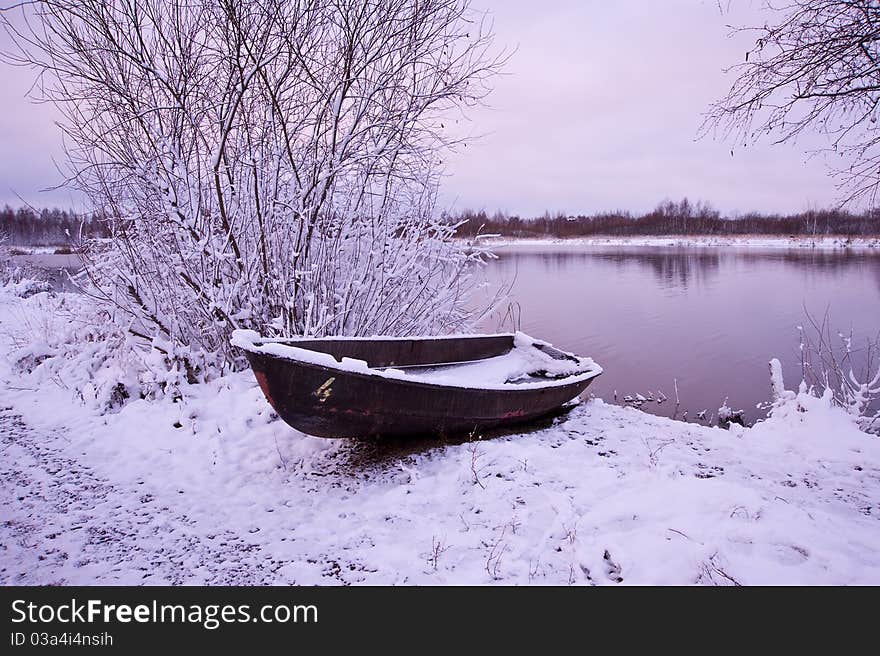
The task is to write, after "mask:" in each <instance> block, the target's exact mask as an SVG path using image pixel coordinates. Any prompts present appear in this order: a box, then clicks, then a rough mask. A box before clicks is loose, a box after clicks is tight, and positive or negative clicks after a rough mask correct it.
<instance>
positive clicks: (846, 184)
mask: <svg viewBox="0 0 880 656" xmlns="http://www.w3.org/2000/svg"><path fill="white" fill-rule="evenodd" d="M766 8H767V10H768V12H770V13H771V14H772V15H773V18H774V20H773V24H772V25H771V24H765V25H763V26H761V27H751V28H740V29H737V30H736V31H735V33H740V32H747V33H753V34H754V35H755V45H754V47H753V48H751V49H750V50H749V51H748V52H746V54H745V61H744V62H742V63H740V64H738V65H736V66H734V67H732V69H730V70H732V71H734V72H736V74H737V77H736V80H735V81H734V82H733V85H732V86H731V88H730V91H729V92H728V94H727V95H726V96H725V97H724V98H722V99H721V100H719V101H718V102H717V103H715V104H714V105H713V106H712V107H711V109H710V111H709V113H708V116H707V119H706V122H705V123H704V125H703V131H704V133H705V132H706V131H710V130H714V131H717V130H720V131H721V132H722V133H723V134H724V136H725V137H728V138H731V139H733V140H736V142H737V143H749V142H752V141H755V140H757V139H759V138H764V137H769V138H771V139H773V140H774V141H775V142H776V143H781V142H791V141H794V140H795V139H796V138H797V137H798V136H799V135H801V134H803V133H805V132H810V131H818V132H820V133H823V134H825V135H826V136H827V137H828V138H829V141H830V143H829V147H828V149H829V150H830V151H831V152H833V153H836V154H837V155H839V156H840V158H841V161H843V162H845V164H843V165H841V166H832V171H833V173H834V174H835V175H836V176H837V178H838V181H839V189H840V191H841V193H842V200H843V202H844V203H846V202H851V201H857V200H860V201H867V202H868V203H870V204H871V206H873V205H874V202H875V200H876V195H877V190H878V185H880V131H878V126H877V116H878V111H877V110H878V106H877V103H878V99H880V50H878V43H880V3H878V2H876V0H785V1H784V2H780V3H775V2H768V3H766Z"/></svg>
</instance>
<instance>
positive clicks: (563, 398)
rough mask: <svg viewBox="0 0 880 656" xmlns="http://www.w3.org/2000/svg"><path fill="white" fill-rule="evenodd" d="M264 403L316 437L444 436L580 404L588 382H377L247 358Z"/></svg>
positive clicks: (260, 357) (303, 364)
mask: <svg viewBox="0 0 880 656" xmlns="http://www.w3.org/2000/svg"><path fill="white" fill-rule="evenodd" d="M246 355H247V358H248V361H249V362H250V365H251V368H252V369H253V372H254V375H255V377H256V379H257V382H258V383H259V384H260V387H261V388H262V390H263V393H264V394H265V396H266V399H267V400H268V401H269V403H270V404H271V405H272V408H273V409H274V410H275V412H277V413H278V415H279V416H280V417H281V419H283V420H284V421H285V422H286V423H287V424H289V425H290V426H292V427H294V428H296V429H297V430H300V431H302V432H304V433H308V434H309V435H315V436H318V437H334V438H338V437H343V438H360V437H378V436H382V437H398V438H399V437H410V436H412V437H415V436H446V435H458V434H466V433H476V434H479V433H480V432H481V431H483V430H486V429H490V428H498V427H502V426H508V425H513V424H517V423H522V422H527V421H531V420H533V419H536V418H538V417H541V416H544V415H546V414H549V413H551V412H553V411H554V410H556V409H558V408H559V407H560V406H561V405H563V404H565V403H566V402H568V401H570V400H572V399H574V398H576V397H577V396H579V395H580V394H581V393H582V392H583V391H584V390H585V389H586V388H587V387H588V386H589V385H590V383H591V382H592V381H593V378H587V379H586V380H584V379H578V380H573V381H572V382H571V383H564V382H561V381H554V382H555V384H552V385H547V386H543V387H536V386H528V387H525V386H524V387H523V388H521V389H517V388H516V386H509V389H482V388H465V387H450V386H443V385H434V384H425V383H419V382H415V381H406V380H399V379H394V378H381V377H376V376H371V375H367V374H361V373H358V372H352V371H343V370H338V369H331V368H329V367H323V366H320V365H317V364H312V363H307V362H299V361H296V360H291V359H289V358H283V357H277V356H273V355H268V354H263V353H256V352H252V351H246Z"/></svg>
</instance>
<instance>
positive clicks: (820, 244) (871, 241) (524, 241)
mask: <svg viewBox="0 0 880 656" xmlns="http://www.w3.org/2000/svg"><path fill="white" fill-rule="evenodd" d="M484 243H485V244H488V245H491V246H492V247H494V248H504V249H507V248H534V247H542V246H549V245H552V246H553V247H560V246H565V247H587V246H681V247H684V246H693V247H707V246H712V247H734V248H773V249H776V248H784V249H788V248H816V249H822V250H829V249H852V250H878V249H880V237H842V236H836V235H832V236H820V237H808V236H796V237H785V236H773V235H738V236H716V235H689V236H676V235H668V236H659V237H649V236H634V237H611V236H597V237H574V238H571V239H560V238H555V237H549V238H546V239H533V238H508V237H491V238H488V239H485V241H484Z"/></svg>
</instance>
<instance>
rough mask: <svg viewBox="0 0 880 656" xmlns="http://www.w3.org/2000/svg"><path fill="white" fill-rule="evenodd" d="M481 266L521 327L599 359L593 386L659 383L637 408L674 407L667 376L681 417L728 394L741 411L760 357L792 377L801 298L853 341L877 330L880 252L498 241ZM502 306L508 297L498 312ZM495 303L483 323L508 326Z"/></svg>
mask: <svg viewBox="0 0 880 656" xmlns="http://www.w3.org/2000/svg"><path fill="white" fill-rule="evenodd" d="M498 255H499V259H498V260H497V261H494V262H492V263H491V264H490V266H489V269H488V274H489V278H490V280H491V281H492V282H493V283H494V284H495V285H496V286H497V285H499V284H502V283H504V282H507V283H512V289H511V295H512V301H513V302H514V308H512V309H513V310H514V314H516V313H517V312H516V310H519V311H520V312H519V316H520V318H519V322H520V326H521V329H522V330H523V331H525V332H527V333H529V334H531V335H532V336H534V337H539V338H542V339H545V340H547V341H550V342H552V343H554V344H555V345H557V346H560V347H562V348H565V349H566V350H570V351H574V352H576V353H579V354H583V355H589V356H591V357H593V358H594V359H595V360H596V361H597V362H599V363H600V364H601V365H602V366H603V367H604V369H605V373H604V374H603V375H602V376H600V377H599V378H598V379H597V381H596V382H595V383H594V384H593V386H592V387H591V388H590V391H591V392H592V393H593V394H595V395H596V396H600V397H602V398H604V399H606V400H607V401H612V400H613V398H614V393H615V391H616V392H617V395H618V399H619V400H620V402H622V398H623V396H624V395H627V394H629V395H632V396H635V394H637V393H640V394H643V395H645V396H647V395H648V393H649V392H651V393H653V395H654V396H657V391H658V390H662V391H663V392H664V393H665V394H666V395H667V396H668V397H670V401H667V402H665V403H663V404H661V405H658V404H656V403H645V404H644V406H643V407H642V408H643V409H644V410H647V411H649V412H654V413H657V414H665V415H671V414H672V411H673V405H674V403H673V402H672V400H673V399H674V392H673V380H674V379H676V380H677V382H678V392H679V398H680V399H681V408H680V410H679V415H680V414H681V413H682V412H683V411H684V410H687V411H688V414H689V418H690V419H695V415H696V413H697V412H699V411H701V410H704V409H705V410H708V412H707V415H706V420H707V421H708V420H709V419H710V418H711V416H712V415H713V414H714V413H716V412H717V409H718V408H719V407H720V406H721V405H722V403H723V402H724V400H725V398H728V405H729V406H731V407H734V408H736V409H743V410H745V412H746V418H747V420H748V421H754V420H755V419H756V418H759V417H763V416H765V414H766V413H765V412H764V411H761V410H758V409H756V407H755V406H756V405H757V404H758V403H761V402H764V401H767V400H768V399H769V396H770V387H769V376H768V365H767V363H768V361H769V360H770V358H772V357H777V358H779V359H780V360H781V361H782V364H783V370H784V373H785V374H786V386H787V387H788V388H789V389H791V388H794V387H796V385H797V383H798V382H799V380H800V365H799V363H800V356H799V349H798V331H797V327H798V326H805V327H806V326H807V325H808V324H807V319H806V315H805V313H804V309H805V308H806V309H807V310H808V311H809V312H810V313H811V314H813V315H814V316H818V317H819V318H821V317H822V315H824V313H825V311H826V309H828V310H829V311H830V316H831V318H832V323H833V326H834V327H835V329H836V330H835V333H834V334H836V331H843V332H849V330H850V328H852V329H853V330H854V332H855V336H856V344H857V345H862V344H864V340H865V339H866V338H867V337H868V336H871V337H874V338H876V337H877V332H878V330H880V254H876V253H847V252H829V251H824V252H823V251H819V252H816V251H809V250H798V251H788V250H785V251H759V250H751V249H750V250H744V249H741V250H731V249H723V248H711V249H709V248H699V249H697V248H657V247H566V246H561V247H559V246H548V247H536V248H530V249H528V250H525V249H523V248H522V247H517V248H516V250H513V249H509V250H505V249H500V250H499V253H498ZM506 309H507V306H506V305H505V308H504V310H506ZM504 314H505V313H504V311H502V312H500V313H499V314H498V315H497V316H494V317H492V318H491V320H489V321H487V322H486V325H485V328H486V329H490V330H498V329H510V328H511V327H512V320H511V318H510V316H509V315H508V316H507V318H506V319H504V318H503V317H502V315H504Z"/></svg>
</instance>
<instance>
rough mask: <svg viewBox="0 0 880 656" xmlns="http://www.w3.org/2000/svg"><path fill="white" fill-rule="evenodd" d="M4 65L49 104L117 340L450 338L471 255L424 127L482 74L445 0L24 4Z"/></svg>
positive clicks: (213, 343)
mask: <svg viewBox="0 0 880 656" xmlns="http://www.w3.org/2000/svg"><path fill="white" fill-rule="evenodd" d="M0 16H2V21H3V24H4V26H5V27H6V29H7V31H8V32H9V33H10V35H11V36H12V39H13V41H14V43H15V45H16V47H17V50H16V51H15V52H14V53H8V54H7V59H9V60H11V61H13V62H14V63H18V64H23V65H27V66H32V67H35V68H36V69H37V70H38V71H39V78H38V85H37V87H36V88H37V92H38V94H39V96H40V97H41V98H43V99H45V100H48V101H51V102H53V103H55V104H56V105H57V106H58V107H59V108H60V110H61V112H62V114H63V117H64V118H63V121H62V129H63V131H64V135H65V141H66V143H67V155H68V160H69V164H70V180H69V182H70V183H71V184H72V185H74V186H76V187H77V188H78V189H80V190H82V191H84V192H85V193H86V194H87V195H88V197H89V198H90V199H91V201H92V202H93V203H94V204H95V206H96V208H99V209H100V210H101V211H102V212H103V213H104V214H105V215H106V216H109V217H113V219H114V221H113V237H112V239H111V240H110V247H109V251H108V250H107V249H102V250H101V251H100V252H96V251H92V253H91V255H90V256H87V264H88V265H89V266H88V270H89V273H90V275H91V276H92V277H93V280H94V283H95V286H96V289H98V290H99V293H100V295H101V296H102V298H103V300H104V301H106V302H108V303H112V304H113V305H115V306H116V307H117V308H119V309H120V310H121V311H122V312H123V313H124V315H125V316H127V317H128V318H129V321H130V322H131V326H132V330H133V331H134V332H136V333H138V334H142V335H147V336H150V337H154V336H155V337H158V338H159V339H161V340H164V341H166V342H168V341H170V342H171V343H172V344H179V345H184V346H187V347H197V348H199V349H201V350H203V351H205V352H216V353H219V354H220V355H221V356H223V357H222V358H221V359H226V360H227V361H231V354H230V353H229V351H228V346H227V337H228V334H229V332H230V331H231V330H232V329H233V328H239V327H241V328H254V329H257V330H260V331H263V332H268V333H270V334H281V335H290V334H309V335H324V334H347V335H364V334H380V333H385V334H408V333H409V334H411V333H413V332H443V331H449V330H456V329H461V328H462V327H464V326H465V325H466V323H467V321H468V319H469V317H470V311H469V309H468V307H469V306H468V303H467V293H468V289H469V287H470V286H471V284H470V278H469V276H471V275H472V268H473V266H474V265H478V264H479V263H481V262H482V261H483V258H484V254H483V253H482V252H481V251H480V250H479V249H469V248H466V247H465V246H463V245H461V244H459V243H457V242H455V241H453V240H452V236H453V234H454V229H455V227H454V226H452V225H449V224H447V223H445V222H441V221H440V220H438V219H437V218H436V217H435V212H434V203H435V199H436V189H437V180H438V175H439V173H440V171H441V165H442V162H441V155H442V152H443V149H444V148H447V147H450V146H452V145H454V141H453V140H452V139H451V138H449V137H448V136H447V128H446V123H447V122H449V121H450V120H451V119H454V118H455V112H456V111H458V110H461V109H462V108H465V107H467V106H470V105H472V104H474V103H476V102H479V101H480V100H481V99H482V98H483V97H484V96H485V95H486V93H487V92H488V81H489V80H490V78H491V77H492V76H493V75H494V74H495V73H496V72H497V71H498V70H499V67H500V65H501V64H502V59H503V57H502V55H496V54H493V53H492V52H491V51H490V48H491V33H490V30H489V29H488V26H487V24H486V22H485V16H483V15H480V14H476V13H474V12H473V11H472V10H470V9H469V6H468V2H467V0H418V1H417V0H195V1H193V2H185V3H184V2H178V1H175V2H167V1H166V0H121V1H120V2H113V3H108V2H104V1H103V0H79V1H77V2H69V1H56V0H41V1H36V2H27V3H24V4H22V5H19V6H17V7H16V8H15V9H9V10H5V11H4V12H3V14H2V15H0Z"/></svg>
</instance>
